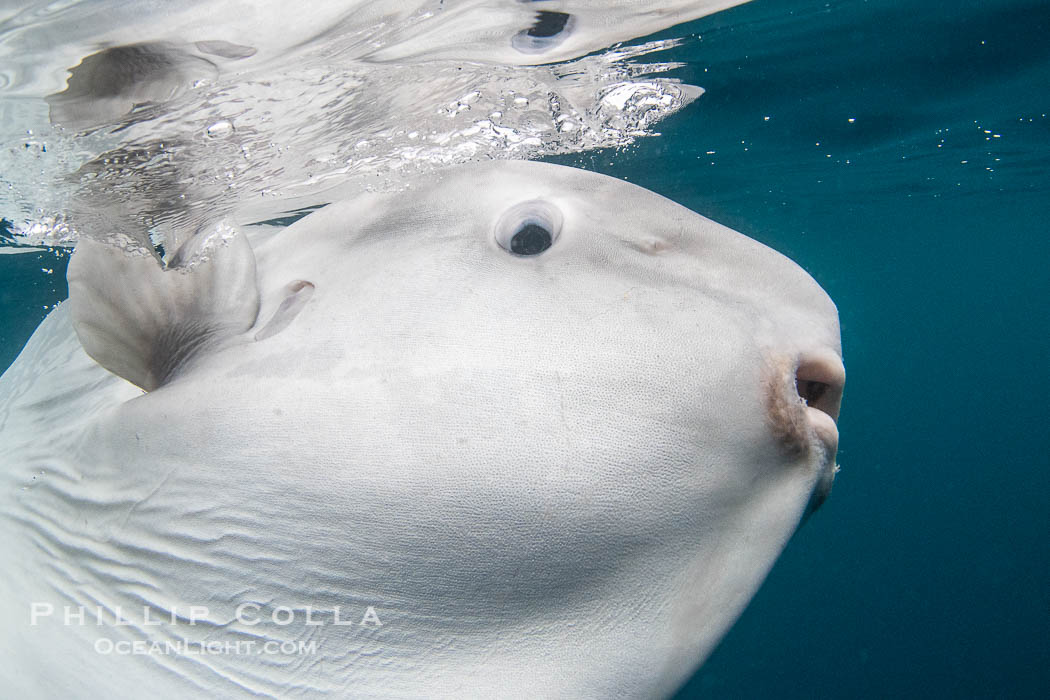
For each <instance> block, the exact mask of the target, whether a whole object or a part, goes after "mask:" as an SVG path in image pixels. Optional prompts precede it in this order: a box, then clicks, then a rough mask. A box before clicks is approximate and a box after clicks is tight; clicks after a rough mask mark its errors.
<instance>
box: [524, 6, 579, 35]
mask: <svg viewBox="0 0 1050 700" xmlns="http://www.w3.org/2000/svg"><path fill="white" fill-rule="evenodd" d="M568 21H569V15H567V14H565V13H564V12H551V11H549V10H541V11H540V12H538V13H537V14H536V23H535V24H534V25H532V27H531V28H530V29H529V31H528V35H529V36H534V37H539V38H544V37H548V36H554V35H555V34H561V30H563V29H565V23H566V22H568Z"/></svg>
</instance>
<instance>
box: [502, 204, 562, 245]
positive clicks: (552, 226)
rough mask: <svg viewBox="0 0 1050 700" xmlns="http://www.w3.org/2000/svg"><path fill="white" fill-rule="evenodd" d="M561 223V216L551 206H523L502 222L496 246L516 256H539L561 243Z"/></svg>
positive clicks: (504, 216)
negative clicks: (559, 239)
mask: <svg viewBox="0 0 1050 700" xmlns="http://www.w3.org/2000/svg"><path fill="white" fill-rule="evenodd" d="M561 223H562V217H561V212H560V211H558V209H557V208H556V207H554V206H553V205H552V204H550V203H549V202H543V201H540V200H533V201H531V202H522V203H521V204H518V205H517V206H514V207H511V209H510V210H508V211H507V212H506V213H505V214H504V215H503V216H502V217H501V218H500V220H499V224H497V225H496V242H497V243H498V244H499V246H500V247H501V248H503V249H504V250H505V251H507V252H508V253H513V254H514V255H520V256H523V257H526V256H530V255H539V254H540V253H542V252H543V251H545V250H547V249H548V248H550V247H551V246H552V245H554V242H555V241H556V240H558V235H559V234H560V233H561Z"/></svg>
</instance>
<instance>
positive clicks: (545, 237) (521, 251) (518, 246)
mask: <svg viewBox="0 0 1050 700" xmlns="http://www.w3.org/2000/svg"><path fill="white" fill-rule="evenodd" d="M553 242H554V241H553V240H552V239H551V232H550V231H548V230H547V229H545V228H543V227H542V226H540V225H539V224H533V223H528V224H525V225H524V226H522V227H521V229H520V230H519V231H518V232H517V233H515V234H514V236H513V237H512V238H511V239H510V252H512V253H514V254H515V255H537V254H539V253H542V252H543V251H545V250H547V249H548V248H550V247H551V243H553Z"/></svg>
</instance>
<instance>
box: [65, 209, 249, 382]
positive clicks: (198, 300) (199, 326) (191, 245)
mask: <svg viewBox="0 0 1050 700" xmlns="http://www.w3.org/2000/svg"><path fill="white" fill-rule="evenodd" d="M67 279H68V281H69V305H70V313H71V318H72V321H73V328H74V329H75V330H76V333H77V336H78V337H79V338H80V343H81V345H82V346H83V347H84V350H85V351H86V352H87V354H88V355H90V356H91V357H92V358H93V359H94V360H95V361H96V362H98V363H99V364H100V365H102V366H103V367H105V368H106V369H108V370H109V371H110V372H113V373H114V374H116V375H118V376H120V377H123V378H124V379H126V380H128V381H129V382H131V383H132V384H135V385H136V386H139V387H141V388H142V389H145V390H146V391H152V390H154V389H156V388H157V387H160V386H162V385H163V384H165V383H166V382H168V381H170V380H171V379H172V378H173V377H174V376H175V375H176V374H178V372H179V371H180V370H181V369H183V368H184V367H185V366H186V365H187V363H188V362H189V361H190V360H191V359H193V358H194V357H196V356H198V355H200V353H202V352H205V351H207V350H210V349H214V348H216V347H217V346H219V345H222V344H225V343H227V342H229V341H230V339H232V338H233V337H235V336H237V335H239V334H241V333H244V332H245V331H247V330H248V329H249V328H251V327H252V325H253V324H254V323H255V320H256V317H257V315H258V313H259V290H258V287H257V285H256V277H255V255H254V253H253V252H252V249H251V246H250V245H249V244H248V241H247V239H246V238H245V237H244V235H243V234H241V233H237V232H234V231H232V230H231V229H229V228H225V227H219V228H217V229H216V230H215V231H213V232H211V233H208V234H198V235H197V236H195V237H193V238H191V239H190V240H189V241H187V242H186V244H185V245H184V246H183V247H182V248H181V249H180V250H179V251H178V252H177V253H176V254H175V255H174V256H173V257H172V262H171V263H170V264H169V266H168V267H167V268H165V267H163V266H162V265H161V262H160V260H159V259H158V258H157V256H156V255H154V254H151V253H150V252H146V251H139V252H134V253H129V252H127V251H125V250H123V249H121V248H119V247H117V246H114V245H109V244H105V243H100V242H97V241H93V240H90V239H82V240H81V241H80V242H78V243H77V247H76V250H75V252H74V253H73V257H72V259H71V260H70V263H69V269H68V272H67Z"/></svg>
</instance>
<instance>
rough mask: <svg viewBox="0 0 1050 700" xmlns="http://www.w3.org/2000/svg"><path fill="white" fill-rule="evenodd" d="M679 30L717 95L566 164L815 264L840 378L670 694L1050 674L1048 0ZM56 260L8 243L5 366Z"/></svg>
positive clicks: (59, 291) (906, 7) (706, 24)
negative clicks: (762, 576)
mask: <svg viewBox="0 0 1050 700" xmlns="http://www.w3.org/2000/svg"><path fill="white" fill-rule="evenodd" d="M684 34H687V35H689V36H691V37H692V38H691V40H689V41H687V42H686V44H685V45H684V46H682V47H680V48H678V49H675V50H673V51H671V52H668V53H666V54H661V55H659V57H660V59H661V60H665V59H666V60H671V59H674V60H680V61H684V62H686V63H687V64H688V65H687V67H686V68H684V69H681V70H679V71H677V72H676V75H677V76H678V77H680V78H682V79H683V80H685V81H686V82H690V83H693V84H698V85H702V86H704V87H705V88H707V90H708V93H707V94H706V95H705V96H704V97H702V98H701V99H700V100H699V101H698V102H697V103H696V104H694V105H692V106H691V107H689V108H688V109H686V110H684V111H683V112H682V113H680V114H679V115H677V116H676V117H674V118H672V119H671V120H668V121H666V122H664V123H663V124H662V125H661V127H660V130H661V131H662V132H663V135H662V136H660V137H657V138H652V139H647V140H645V141H643V142H641V143H639V144H638V145H637V146H634V147H631V148H628V149H626V150H623V151H619V152H599V153H592V154H587V155H584V156H574V157H567V158H563V159H559V160H560V162H566V163H569V164H574V165H580V166H583V167H587V168H589V169H593V170H597V171H600V172H605V173H608V174H612V175H615V176H618V177H623V178H625V179H627V180H630V181H632V182H635V183H637V184H640V185H643V186H645V187H648V188H649V189H652V190H654V191H656V192H659V193H661V194H664V195H666V196H668V197H670V198H672V199H674V200H675V201H678V202H680V203H682V204H684V205H686V206H688V207H690V208H692V209H694V210H696V211H698V212H700V213H702V214H704V215H706V216H709V217H711V218H713V219H716V220H718V221H720V222H722V223H725V224H727V225H729V226H731V227H733V228H735V229H737V230H739V231H741V232H743V233H745V234H747V235H749V236H752V237H754V238H757V239H758V240H761V241H763V242H765V243H767V244H769V245H771V246H773V247H774V248H776V249H778V250H780V251H782V252H784V253H786V254H787V255H789V256H790V257H792V258H793V259H795V260H796V261H798V262H799V263H800V264H802V265H803V266H804V267H805V268H806V269H807V270H809V271H810V273H811V274H812V275H813V276H814V277H815V278H816V279H817V280H818V281H819V282H820V283H821V284H822V285H823V286H824V288H825V289H827V290H828V292H829V293H830V294H831V296H832V298H834V299H835V300H836V302H837V303H838V306H839V311H840V314H841V320H842V331H843V343H844V348H845V355H846V366H847V370H848V375H849V379H848V382H847V391H846V397H845V403H844V410H843V415H842V420H841V426H840V427H841V434H842V442H841V450H840V454H839V459H840V462H841V465H842V472H841V473H840V475H839V479H838V480H837V482H836V486H835V490H834V493H833V495H832V497H831V499H830V500H829V501H828V503H827V504H826V505H825V506H824V508H823V509H822V510H821V511H820V512H819V513H817V515H816V516H815V517H814V518H813V519H812V520H811V521H810V522H809V523H808V524H807V525H806V526H805V527H804V528H803V529H802V530H801V531H800V532H799V533H798V534H797V535H796V537H795V538H794V540H793V541H792V542H791V544H790V546H789V547H788V549H787V551H786V552H785V554H784V556H783V557H782V558H781V559H780V561H779V562H778V564H777V565H776V567H775V568H774V570H773V572H772V574H771V575H770V577H769V579H768V581H767V582H766V584H765V585H764V586H763V588H762V590H761V591H760V592H759V594H758V596H757V597H756V598H755V600H754V601H753V602H752V604H751V606H750V607H749V608H748V610H747V611H746V612H745V613H744V616H743V617H742V618H741V620H740V622H739V623H738V624H737V625H736V626H735V627H734V628H733V630H732V631H731V632H730V633H729V635H728V637H727V638H726V639H725V641H724V642H723V643H722V645H721V646H720V647H719V648H718V650H717V651H716V652H715V654H714V655H713V656H712V657H711V659H710V660H709V662H708V663H707V665H706V666H705V667H704V669H703V670H702V671H701V672H700V673H699V674H698V675H697V676H696V677H695V678H694V679H693V680H692V681H691V682H690V683H689V684H688V685H687V686H686V688H685V689H684V690H683V691H682V693H681V698H692V697H715V698H722V697H741V698H772V697H777V698H867V697H879V698H886V697H919V696H923V697H937V698H941V697H944V698H949V697H1004V698H1005V697H1032V698H1042V697H1050V694H1048V689H1050V672H1048V669H1050V642H1048V634H1050V546H1048V544H1047V535H1048V533H1050V496H1048V494H1050V476H1048V472H1050V437H1048V432H1050V430H1048V428H1050V425H1048V424H1050V420H1048V417H1050V416H1048V410H1047V399H1048V396H1050V368H1048V365H1050V314H1048V310H1047V301H1048V298H1050V283H1048V274H1047V265H1048V263H1050V244H1048V242H1047V238H1048V233H1050V223H1048V222H1050V118H1048V116H1047V115H1048V114H1050V3H1047V2H1046V1H1045V0H1039V1H1035V0H1030V1H1026V2H1023V1H1019V0H1010V1H1007V0H984V1H982V2H973V1H969V2H967V1H965V0H964V1H956V2H944V1H940V0H938V1H933V2H920V1H919V0H913V1H912V2H900V1H898V2H892V1H890V0H871V1H870V2H867V1H864V0H850V1H846V2H834V1H833V2H816V1H810V0H804V1H803V0H795V1H788V0H755V2H753V3H751V4H750V5H746V6H743V7H740V8H736V9H734V10H730V11H728V12H725V13H722V14H720V15H716V16H714V17H710V18H707V19H704V20H701V21H698V22H695V23H693V24H691V25H687V26H686V27H685V28H684V29H683V28H682V27H679V28H676V29H674V30H671V31H668V32H664V33H663V34H662V35H659V36H663V37H670V36H682V35H684ZM767 117H768V119H767ZM850 119H853V120H854V121H853V122H850V121H849V120H850ZM996 135H998V137H996ZM708 151H714V153H713V154H709V153H708ZM63 267H64V259H56V258H55V257H54V256H53V255H52V254H50V253H48V254H42V255H37V254H27V255H18V256H10V255H8V256H4V255H0V282H2V284H0V367H3V366H6V364H7V363H8V362H10V360H11V359H13V357H14V354H15V353H16V352H17V350H18V348H19V347H20V346H21V344H22V343H24V341H25V339H26V338H27V337H28V335H29V333H30V332H31V330H32V328H33V327H35V325H36V324H37V323H38V322H39V319H40V318H42V316H43V314H44V313H46V311H45V310H44V308H43V307H44V306H46V305H50V304H52V303H53V302H54V301H55V300H56V299H58V298H61V297H62V296H64V294H65V287H64V283H63V280H62V279H61V275H62V271H63ZM40 268H50V269H54V270H55V273H54V274H53V275H46V274H44V273H42V272H41V271H40Z"/></svg>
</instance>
